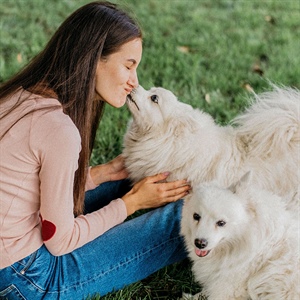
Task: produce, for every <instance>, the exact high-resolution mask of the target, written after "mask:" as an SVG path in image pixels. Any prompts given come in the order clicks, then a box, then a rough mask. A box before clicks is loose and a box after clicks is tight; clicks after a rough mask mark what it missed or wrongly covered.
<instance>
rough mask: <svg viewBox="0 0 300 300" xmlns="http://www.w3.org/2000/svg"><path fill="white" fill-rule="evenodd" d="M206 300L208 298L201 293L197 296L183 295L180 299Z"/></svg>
mask: <svg viewBox="0 0 300 300" xmlns="http://www.w3.org/2000/svg"><path fill="white" fill-rule="evenodd" d="M206 299H207V297H206V296H205V295H204V294H202V293H201V292H200V293H197V294H195V295H192V294H187V293H182V298H180V299H179V300H206Z"/></svg>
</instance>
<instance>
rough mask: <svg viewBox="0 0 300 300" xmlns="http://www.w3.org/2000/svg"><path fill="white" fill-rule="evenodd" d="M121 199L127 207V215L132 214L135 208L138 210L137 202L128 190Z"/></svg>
mask: <svg viewBox="0 0 300 300" xmlns="http://www.w3.org/2000/svg"><path fill="white" fill-rule="evenodd" d="M122 200H123V201H124V203H125V206H126V209H127V216H130V215H132V214H133V213H135V212H136V211H137V210H139V207H138V205H137V204H138V202H137V201H136V199H135V196H134V194H132V192H131V191H129V192H128V193H127V194H125V195H124V196H123V197H122Z"/></svg>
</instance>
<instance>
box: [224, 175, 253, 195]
mask: <svg viewBox="0 0 300 300" xmlns="http://www.w3.org/2000/svg"><path fill="white" fill-rule="evenodd" d="M251 178H252V174H251V171H248V172H247V173H246V174H244V175H243V176H242V177H241V178H240V180H238V181H237V182H235V183H233V184H232V185H231V186H229V188H228V189H229V190H230V191H231V192H232V193H234V194H236V193H237V191H238V190H240V189H241V188H244V187H247V186H248V184H249V183H250V181H251Z"/></svg>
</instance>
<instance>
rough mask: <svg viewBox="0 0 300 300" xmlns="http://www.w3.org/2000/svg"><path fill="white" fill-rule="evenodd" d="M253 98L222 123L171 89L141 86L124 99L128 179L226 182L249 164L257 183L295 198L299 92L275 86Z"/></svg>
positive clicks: (299, 161)
mask: <svg viewBox="0 0 300 300" xmlns="http://www.w3.org/2000/svg"><path fill="white" fill-rule="evenodd" d="M254 100H255V101H253V104H252V105H251V106H250V107H249V108H248V110H247V111H246V112H245V113H244V114H242V115H241V116H239V117H237V118H236V119H235V120H233V123H234V126H226V127H220V126H218V125H217V124H215V122H214V120H213V118H212V117H211V116H210V115H208V114H206V113H204V112H202V111H200V110H198V109H193V108H192V107H191V106H190V105H187V104H185V103H182V102H179V101H178V100H177V98H176V97H175V96H174V95H173V93H171V92H170V91H168V90H165V89H163V88H152V89H150V90H149V91H146V90H144V89H143V88H142V87H141V86H140V87H138V88H137V89H136V90H134V92H133V93H132V94H131V95H129V96H128V101H127V104H128V107H129V110H130V111H131V113H132V116H133V119H132V120H131V122H130V123H129V127H128V130H127V133H126V134H125V137H124V150H123V155H124V156H125V164H126V167H127V169H128V171H129V174H130V178H131V179H132V181H133V182H134V183H135V182H137V181H139V180H140V179H142V178H144V177H146V176H151V175H155V174H157V173H160V172H166V171H169V172H171V175H170V176H169V177H168V180H170V181H171V180H175V179H187V180H189V181H190V182H191V184H192V186H195V185H197V184H199V183H202V182H208V181H211V180H216V181H217V182H218V183H219V184H220V185H221V186H223V187H227V186H229V185H230V184H232V183H233V182H236V181H237V180H238V179H239V178H241V176H242V175H243V174H245V173H246V172H247V171H249V170H252V171H253V173H254V174H255V180H256V183H258V184H259V185H260V187H262V188H265V189H268V190H271V191H273V192H274V193H276V194H278V195H281V196H285V195H286V194H289V193H290V194H293V195H294V199H298V198H299V196H298V195H299V192H298V189H299V185H300V155H299V153H300V112H299V110H300V92H299V91H298V90H294V89H291V88H278V87H274V90H273V91H271V92H268V93H263V94H261V95H256V96H255V99H254ZM296 202H297V201H293V203H292V204H291V205H294V207H293V209H294V208H295V206H297V205H298V204H297V203H296Z"/></svg>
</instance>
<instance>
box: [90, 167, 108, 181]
mask: <svg viewBox="0 0 300 300" xmlns="http://www.w3.org/2000/svg"><path fill="white" fill-rule="evenodd" d="M105 169H106V165H97V166H93V167H91V169H90V176H91V178H92V180H93V182H94V183H95V185H99V184H101V183H103V182H105V181H108V179H106V178H105V174H106V170H105ZM106 177H107V176H106Z"/></svg>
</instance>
